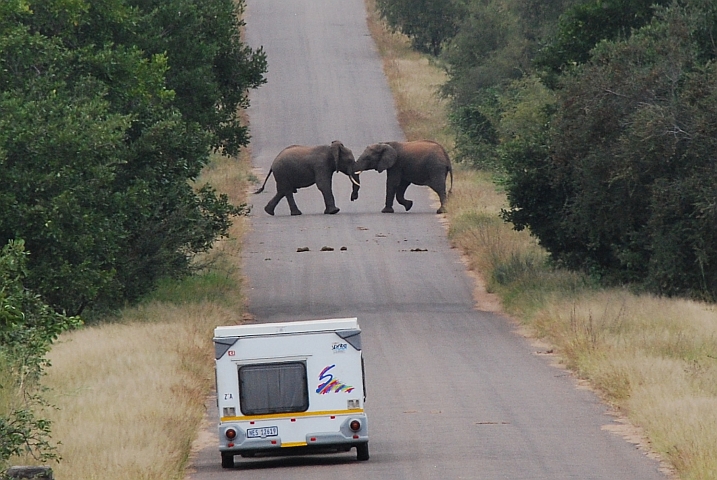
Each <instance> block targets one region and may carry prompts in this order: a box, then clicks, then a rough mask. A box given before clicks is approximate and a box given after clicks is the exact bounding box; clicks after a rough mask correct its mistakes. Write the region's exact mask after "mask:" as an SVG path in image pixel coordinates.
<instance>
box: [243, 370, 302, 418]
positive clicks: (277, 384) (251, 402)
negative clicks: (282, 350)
mask: <svg viewBox="0 0 717 480" xmlns="http://www.w3.org/2000/svg"><path fill="white" fill-rule="evenodd" d="M239 405H240V408H241V412H242V413H243V414H244V415H265V414H268V413H292V412H305V411H306V410H308V409H309V391H308V384H307V381H306V365H305V364H304V363H303V362H284V363H265V364H260V365H244V366H242V367H240V368H239Z"/></svg>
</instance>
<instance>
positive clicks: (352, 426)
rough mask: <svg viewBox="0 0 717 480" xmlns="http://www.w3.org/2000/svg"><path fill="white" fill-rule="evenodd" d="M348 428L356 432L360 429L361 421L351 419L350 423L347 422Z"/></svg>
mask: <svg viewBox="0 0 717 480" xmlns="http://www.w3.org/2000/svg"><path fill="white" fill-rule="evenodd" d="M349 428H350V429H351V430H353V431H354V432H358V431H359V430H361V422H359V421H358V420H351V423H349Z"/></svg>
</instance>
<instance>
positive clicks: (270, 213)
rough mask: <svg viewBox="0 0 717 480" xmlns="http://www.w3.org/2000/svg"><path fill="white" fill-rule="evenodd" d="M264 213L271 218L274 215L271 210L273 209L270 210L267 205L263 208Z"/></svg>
mask: <svg viewBox="0 0 717 480" xmlns="http://www.w3.org/2000/svg"><path fill="white" fill-rule="evenodd" d="M264 211H265V212H266V213H268V214H269V215H272V216H273V215H274V209H273V208H270V207H269V205H267V206H266V207H264Z"/></svg>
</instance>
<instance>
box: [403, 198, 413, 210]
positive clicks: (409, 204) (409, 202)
mask: <svg viewBox="0 0 717 480" xmlns="http://www.w3.org/2000/svg"><path fill="white" fill-rule="evenodd" d="M412 206H413V200H406V201H405V202H403V208H405V209H406V211H409V210H410V209H411V207H412Z"/></svg>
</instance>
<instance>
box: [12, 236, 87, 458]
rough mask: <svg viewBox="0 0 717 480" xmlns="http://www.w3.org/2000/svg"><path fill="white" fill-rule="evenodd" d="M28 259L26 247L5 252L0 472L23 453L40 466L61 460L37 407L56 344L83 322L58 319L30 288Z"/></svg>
mask: <svg viewBox="0 0 717 480" xmlns="http://www.w3.org/2000/svg"><path fill="white" fill-rule="evenodd" d="M26 258H27V253H26V252H25V250H24V245H23V243H22V242H9V243H8V244H7V245H5V246H3V248H2V250H0V388H1V389H2V392H3V395H0V399H2V400H3V402H2V404H0V471H5V467H6V466H7V461H8V459H9V458H10V457H12V456H16V455H20V454H22V453H29V454H31V455H33V456H35V457H36V458H37V459H38V460H41V461H46V460H52V459H56V458H57V454H56V452H55V447H54V446H53V445H52V444H51V442H50V440H49V433H50V426H51V425H50V422H49V421H47V420H45V419H42V418H38V417H36V416H35V414H34V413H33V407H34V406H36V405H38V404H43V403H44V401H43V399H42V397H41V396H40V395H39V393H38V392H39V380H40V378H41V376H42V374H43V371H44V368H45V367H46V366H47V365H48V362H47V360H46V359H45V355H46V354H47V352H48V351H49V349H50V346H51V344H52V342H53V341H54V340H56V339H57V337H58V336H59V335H60V333H62V332H63V331H65V330H68V329H70V328H74V327H77V326H79V325H80V321H79V319H78V318H73V317H65V316H63V315H60V314H58V313H56V312H55V311H54V310H53V309H52V308H50V307H49V306H48V305H46V304H44V302H43V301H42V300H41V299H40V297H38V296H37V295H35V294H33V293H32V292H31V291H29V290H28V289H27V288H25V286H24V283H23V282H24V278H25V275H26Z"/></svg>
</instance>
